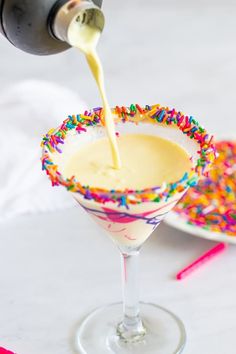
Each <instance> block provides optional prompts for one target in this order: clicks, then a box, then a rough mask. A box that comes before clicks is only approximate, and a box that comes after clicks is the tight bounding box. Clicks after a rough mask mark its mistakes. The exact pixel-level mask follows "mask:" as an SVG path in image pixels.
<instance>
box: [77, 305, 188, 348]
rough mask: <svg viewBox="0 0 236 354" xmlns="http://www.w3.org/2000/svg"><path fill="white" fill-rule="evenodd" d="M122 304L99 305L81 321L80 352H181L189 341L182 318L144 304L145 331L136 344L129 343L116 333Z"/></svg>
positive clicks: (142, 314)
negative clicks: (99, 306)
mask: <svg viewBox="0 0 236 354" xmlns="http://www.w3.org/2000/svg"><path fill="white" fill-rule="evenodd" d="M122 313H123V307H122V303H117V304H112V305H108V306H105V307H102V308H98V309H96V310H95V311H93V312H92V313H90V314H89V315H88V316H87V317H86V318H85V319H84V320H83V322H82V323H81V325H80V327H79V329H78V332H77V336H76V348H77V350H78V353H79V354H95V353H96V354H111V353H117V354H119V353H122V354H126V353H131V354H144V353H145V354H179V353H182V350H183V348H184V345H185V341H186V332H185V328H184V325H183V323H182V322H181V321H180V319H179V318H178V317H177V316H175V315H174V314H172V313H171V312H170V311H168V310H166V309H164V308H162V307H160V306H157V305H155V304H148V303H141V304H140V315H141V318H142V321H143V325H144V327H145V329H146V334H145V335H144V336H143V337H142V338H141V339H140V340H139V341H137V342H135V343H126V342H124V341H122V339H121V338H120V337H119V335H118V334H117V325H118V324H119V323H120V322H121V320H122Z"/></svg>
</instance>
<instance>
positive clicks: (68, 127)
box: [41, 104, 216, 208]
mask: <svg viewBox="0 0 236 354" xmlns="http://www.w3.org/2000/svg"><path fill="white" fill-rule="evenodd" d="M112 113H113V115H115V121H116V123H126V122H131V123H135V124H139V123H142V122H143V123H152V124H158V125H159V126H163V127H164V126H165V127H166V126H173V127H175V128H177V129H179V130H180V131H182V133H183V134H185V135H186V136H187V137H188V138H189V139H193V140H195V141H196V143H197V144H198V145H199V150H198V151H197V154H198V155H199V158H198V159H197V161H196V163H193V170H192V171H191V172H190V173H188V172H186V173H185V174H184V175H183V177H182V178H181V179H180V180H178V181H176V182H171V183H163V185H162V186H154V187H150V188H145V189H141V190H131V189H125V190H108V189H102V188H96V187H92V186H84V185H82V184H81V183H80V182H79V181H78V179H76V178H75V177H74V176H72V177H71V178H64V177H63V175H62V173H61V172H60V171H59V170H58V166H57V165H56V164H55V163H54V162H53V158H52V157H51V156H50V155H51V154H53V153H55V152H57V153H62V151H61V149H60V147H59V146H60V144H64V140H65V138H66V136H67V134H68V132H71V131H76V132H77V133H78V134H80V133H86V131H87V129H86V128H87V127H97V126H102V127H105V126H104V111H103V108H102V107H97V108H94V109H92V110H89V111H85V112H84V114H78V115H69V116H68V118H67V119H65V120H64V121H63V123H62V124H61V126H59V128H57V129H50V131H49V132H48V133H47V134H46V135H44V137H43V140H42V143H41V147H42V148H43V153H42V158H41V161H42V169H43V170H45V171H46V173H47V175H48V176H49V178H50V180H51V182H52V185H53V186H59V185H62V186H64V187H65V188H66V189H67V190H68V191H70V192H73V193H79V194H81V195H82V196H83V197H84V198H85V199H87V200H94V201H96V202H98V203H103V204H104V203H107V202H113V203H116V204H118V206H126V207H127V208H128V207H129V205H130V204H140V203H143V202H160V201H162V200H165V201H168V200H169V199H170V198H171V197H172V196H174V195H175V194H177V193H183V192H184V191H185V190H186V189H187V188H188V187H191V186H194V185H195V184H196V183H197V180H198V178H199V177H200V176H206V175H207V173H208V170H209V168H210V166H211V164H212V163H213V162H214V160H215V158H216V149H215V145H214V139H213V136H212V135H211V136H210V135H209V134H208V133H207V132H206V130H205V128H203V127H202V126H200V124H199V123H198V122H197V121H196V120H195V119H194V118H193V117H191V116H190V117H189V116H186V115H184V114H183V113H182V112H178V111H176V110H175V109H169V107H162V106H161V105H160V104H155V105H152V106H149V105H146V106H144V107H141V106H140V105H138V104H131V105H130V107H124V106H122V107H119V106H116V107H115V108H113V109H112Z"/></svg>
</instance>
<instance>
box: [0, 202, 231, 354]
mask: <svg viewBox="0 0 236 354" xmlns="http://www.w3.org/2000/svg"><path fill="white" fill-rule="evenodd" d="M0 235H1V239H0V250H1V257H0V284H1V287H0V314H1V316H0V333H1V339H0V344H1V345H2V346H5V347H6V348H9V349H12V350H13V351H15V352H16V353H18V354H42V353H44V354H59V353H60V354H74V353H75V352H74V350H73V346H72V339H73V335H74V330H75V328H76V325H77V323H78V321H79V320H81V318H82V317H83V316H84V315H85V314H86V313H88V312H89V311H90V310H92V309H93V308H95V307H97V306H100V305H104V304H107V303H111V302H115V301H119V300H121V284H120V264H119V261H120V259H119V253H118V251H117V249H116V246H115V245H114V244H113V243H112V242H111V240H110V239H109V237H107V236H106V235H104V234H103V231H102V230H100V229H99V228H98V226H97V225H96V224H95V223H94V222H92V221H91V220H90V218H89V216H87V215H86V214H85V212H84V211H83V210H81V209H80V208H79V207H77V208H75V209H69V210H66V211H64V212H54V213H49V214H48V215H45V214H41V215H37V216H27V217H19V218H17V219H16V220H15V221H14V222H8V223H6V224H5V225H2V226H0ZM211 246H213V242H211V241H205V240H201V239H198V238H194V237H193V236H189V235H187V234H183V233H181V232H178V231H175V230H174V229H171V228H169V227H168V226H166V225H164V224H162V225H161V226H159V228H158V229H157V230H156V231H155V232H154V234H153V235H152V236H151V237H150V239H149V240H148V241H147V242H146V244H145V245H144V247H143V250H142V252H141V259H140V263H141V272H140V273H141V274H140V280H141V281H140V283H141V299H142V300H144V301H151V302H155V303H157V304H160V305H162V306H164V307H166V308H168V309H170V310H172V311H173V312H175V313H176V314H178V315H179V317H180V318H181V319H182V320H183V322H184V324H185V326H186V330H187V335H188V339H187V346H186V349H185V353H186V354H198V353H204V354H205V353H207V354H208V353H209V354H213V353H214V354H222V352H223V350H224V352H225V353H232V350H233V349H232V348H233V346H234V336H235V331H236V323H235V314H236V303H235V291H236V273H235V271H234V268H235V257H236V248H235V247H234V246H230V248H229V249H228V250H227V251H226V252H225V253H224V254H222V255H221V256H219V257H218V258H217V259H215V260H212V261H211V262H210V263H209V264H208V265H205V266H204V267H202V268H201V269H199V270H197V271H196V272H195V273H194V274H192V275H191V276H189V277H188V278H186V279H185V280H183V281H181V282H179V281H176V280H175V278H174V276H175V274H176V272H177V271H178V270H179V269H181V268H182V267H184V266H185V265H186V264H188V263H189V262H190V261H192V260H193V259H194V258H195V257H197V256H199V255H200V254H201V253H202V252H203V251H205V250H207V249H208V248H210V247H211ZM89 354H90V353H89ZM91 354H95V353H91Z"/></svg>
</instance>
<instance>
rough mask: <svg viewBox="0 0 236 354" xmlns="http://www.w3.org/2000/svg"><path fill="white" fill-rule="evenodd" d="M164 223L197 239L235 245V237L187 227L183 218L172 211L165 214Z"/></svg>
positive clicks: (190, 226) (192, 226)
mask: <svg viewBox="0 0 236 354" xmlns="http://www.w3.org/2000/svg"><path fill="white" fill-rule="evenodd" d="M164 221H165V222H166V223H167V224H168V225H170V226H172V227H174V228H175V229H178V230H181V231H184V232H187V233H189V234H191V235H194V236H197V237H201V238H205V239H208V240H212V241H219V242H228V243H235V244H236V236H230V235H227V234H224V233H221V232H213V231H209V230H204V229H202V228H201V227H199V226H195V225H189V224H188V223H187V221H186V219H185V218H184V217H182V216H180V215H179V214H177V213H175V212H174V211H171V212H169V214H167V216H166V217H165V220H164Z"/></svg>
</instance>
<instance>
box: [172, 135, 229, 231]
mask: <svg viewBox="0 0 236 354" xmlns="http://www.w3.org/2000/svg"><path fill="white" fill-rule="evenodd" d="M216 149H217V151H218V153H219V156H218V157H217V159H216V160H215V163H214V164H213V167H212V169H211V171H210V172H209V174H208V177H206V178H204V179H203V180H200V182H199V184H198V185H197V186H195V187H193V188H190V189H189V191H188V192H187V193H186V194H185V196H184V197H183V198H182V199H181V201H180V202H179V203H178V205H177V206H176V208H175V211H176V212H177V213H179V214H180V215H182V216H184V217H185V218H187V220H188V223H189V224H191V225H196V226H199V227H202V228H203V229H206V230H209V231H213V232H222V233H226V234H228V235H231V236H236V142H232V141H219V142H217V143H216Z"/></svg>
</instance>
